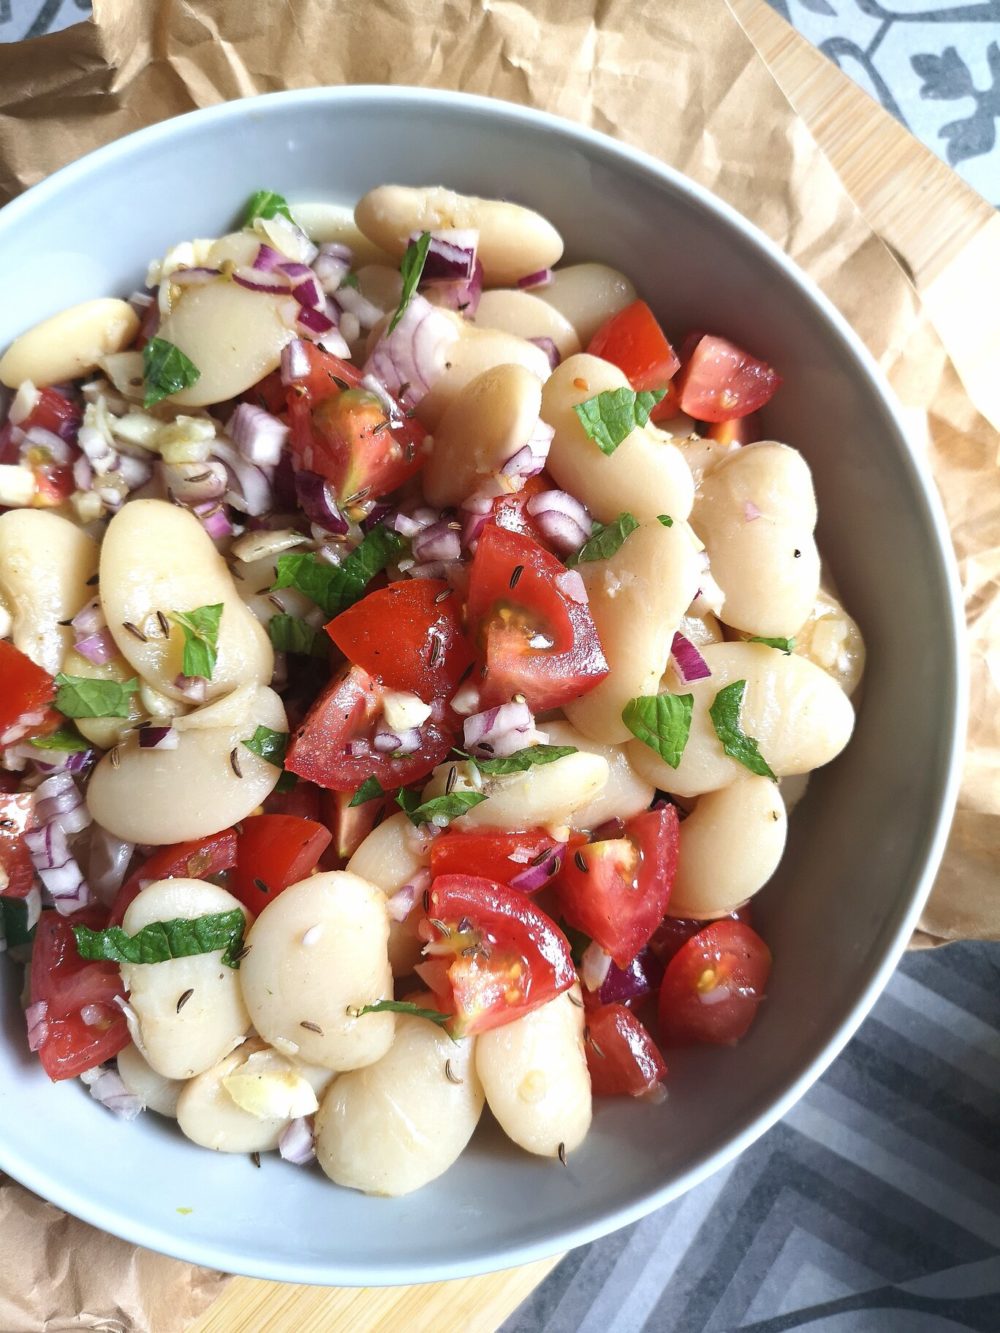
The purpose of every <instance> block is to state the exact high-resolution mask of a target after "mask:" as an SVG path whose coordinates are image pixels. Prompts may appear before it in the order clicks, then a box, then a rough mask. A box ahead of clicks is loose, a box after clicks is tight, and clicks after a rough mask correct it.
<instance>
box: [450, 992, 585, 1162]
mask: <svg viewBox="0 0 1000 1333" xmlns="http://www.w3.org/2000/svg"><path fill="white" fill-rule="evenodd" d="M571 997H572V998H571ZM574 1000H575V1001H576V1004H574V1002H573V1001H574ZM476 1069H477V1070H478V1071H479V1077H480V1079H482V1083H483V1090H484V1091H485V1093H486V1100H487V1102H488V1103H489V1108H490V1110H491V1111H492V1112H493V1114H494V1116H495V1117H496V1119H497V1121H498V1123H499V1125H500V1128H501V1129H502V1130H503V1131H504V1133H505V1134H506V1135H507V1137H508V1138H511V1139H513V1140H514V1142H515V1143H517V1144H520V1146H521V1147H522V1148H526V1149H527V1150H528V1152H533V1153H538V1154H540V1155H541V1156H543V1157H555V1156H557V1155H558V1154H559V1149H560V1146H561V1147H562V1149H563V1151H564V1153H570V1152H572V1151H573V1149H574V1148H578V1147H579V1146H580V1144H581V1143H582V1142H583V1140H584V1138H585V1137H586V1135H587V1130H588V1129H589V1128H590V1121H591V1116H592V1108H591V1096H590V1074H589V1073H588V1071H587V1056H586V1053H585V1051H584V1048H583V1003H582V1000H581V997H580V987H579V986H578V985H576V986H574V987H573V989H572V990H570V991H564V992H563V994H562V995H557V996H556V998H555V999H554V1000H549V1002H548V1003H547V1004H543V1005H541V1006H540V1007H539V1008H538V1009H534V1010H532V1012H531V1013H530V1014H525V1015H524V1017H523V1018H518V1019H515V1021H514V1022H513V1023H507V1024H505V1026H504V1027H500V1028H494V1029H493V1030H492V1031H490V1032H484V1033H482V1034H481V1036H480V1037H479V1038H478V1039H477V1042H476Z"/></svg>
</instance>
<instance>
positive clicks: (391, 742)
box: [372, 727, 420, 754]
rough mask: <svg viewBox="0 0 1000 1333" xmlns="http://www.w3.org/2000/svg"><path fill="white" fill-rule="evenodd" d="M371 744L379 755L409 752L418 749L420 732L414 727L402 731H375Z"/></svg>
mask: <svg viewBox="0 0 1000 1333" xmlns="http://www.w3.org/2000/svg"><path fill="white" fill-rule="evenodd" d="M372 744H373V745H374V746H375V749H376V750H378V752H379V753H380V754H392V753H393V752H394V751H396V750H403V751H407V752H409V751H410V750H417V749H419V748H420V732H419V731H418V729H417V728H416V727H407V728H405V730H403V731H389V730H385V731H376V733H375V736H374V738H373V740H372Z"/></svg>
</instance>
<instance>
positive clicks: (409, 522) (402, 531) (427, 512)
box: [390, 505, 441, 537]
mask: <svg viewBox="0 0 1000 1333" xmlns="http://www.w3.org/2000/svg"><path fill="white" fill-rule="evenodd" d="M440 518H441V515H440V514H439V513H438V511H437V510H436V509H428V508H427V506H426V505H421V506H420V507H419V508H418V509H414V510H413V512H412V513H411V514H407V513H404V512H403V511H402V510H401V511H400V512H399V513H398V514H396V515H395V517H394V518H393V520H392V523H391V525H390V526H391V527H392V530H393V532H398V533H399V535H400V536H401V537H415V536H416V535H417V533H418V532H423V530H424V529H425V528H429V527H430V526H431V525H432V524H434V523H437V522H438V521H439V520H440Z"/></svg>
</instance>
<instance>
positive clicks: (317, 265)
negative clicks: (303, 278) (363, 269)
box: [313, 241, 353, 296]
mask: <svg viewBox="0 0 1000 1333" xmlns="http://www.w3.org/2000/svg"><path fill="white" fill-rule="evenodd" d="M352 261H353V256H352V254H351V252H350V250H349V249H348V247H347V246H346V245H338V244H337V243H336V242H332V243H331V242H329V241H328V242H327V243H326V244H324V245H321V246H320V247H319V254H318V255H317V256H316V258H315V259H314V260H313V272H314V273H315V274H316V279H317V281H318V282H319V284H320V286H321V287H322V288H323V290H324V291H325V292H327V293H328V294H329V295H331V296H332V295H333V293H334V292H335V291H336V290H337V288H338V287H339V286H340V284H341V283H342V282H343V281H344V279H345V278H346V277H347V275H348V273H350V271H351V263H352Z"/></svg>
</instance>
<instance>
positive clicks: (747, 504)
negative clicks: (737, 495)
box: [743, 500, 760, 523]
mask: <svg viewBox="0 0 1000 1333" xmlns="http://www.w3.org/2000/svg"><path fill="white" fill-rule="evenodd" d="M743 517H744V518H745V519H746V521H747V522H748V523H752V522H753V521H754V519H755V518H760V510H759V509H758V508H757V506H756V505H755V504H754V502H753V501H752V500H744V501H743Z"/></svg>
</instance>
